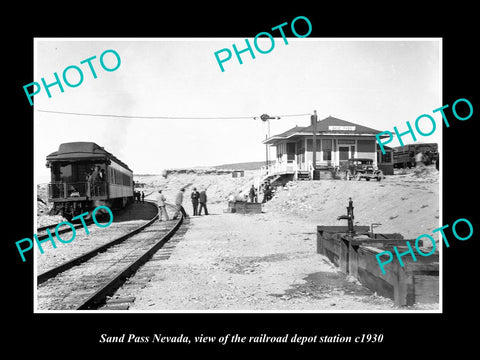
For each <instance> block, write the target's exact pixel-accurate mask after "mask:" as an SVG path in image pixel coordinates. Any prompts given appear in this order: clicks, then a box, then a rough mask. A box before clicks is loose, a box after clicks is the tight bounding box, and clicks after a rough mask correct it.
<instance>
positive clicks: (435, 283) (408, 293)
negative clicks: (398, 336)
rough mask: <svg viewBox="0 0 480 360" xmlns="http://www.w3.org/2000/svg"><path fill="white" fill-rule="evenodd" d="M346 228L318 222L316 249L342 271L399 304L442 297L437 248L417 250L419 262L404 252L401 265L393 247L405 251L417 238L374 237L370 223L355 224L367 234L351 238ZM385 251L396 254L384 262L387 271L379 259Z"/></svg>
mask: <svg viewBox="0 0 480 360" xmlns="http://www.w3.org/2000/svg"><path fill="white" fill-rule="evenodd" d="M347 230H348V228H347V226H318V227H317V253H319V254H322V255H325V256H326V257H328V258H329V259H330V261H332V263H334V264H335V265H336V266H338V267H339V269H340V271H342V272H343V273H345V274H349V275H351V276H353V277H355V278H356V279H358V280H359V281H360V282H361V283H362V285H364V286H366V287H367V288H369V289H370V290H372V291H374V292H376V293H377V294H378V295H381V296H385V297H389V298H391V299H393V300H394V301H395V305H396V306H411V305H413V304H414V303H436V302H438V301H439V254H438V251H437V252H435V253H434V254H432V255H430V256H426V257H424V256H420V255H418V254H416V259H417V261H416V262H415V261H413V258H412V257H411V255H405V256H404V257H402V261H403V262H404V266H403V267H401V266H400V263H399V261H398V259H397V258H396V256H395V253H394V250H393V247H394V246H397V249H398V251H399V252H400V253H402V252H404V251H406V250H408V248H407V246H406V245H405V244H406V243H405V242H406V241H409V242H410V244H411V245H412V246H413V244H414V243H415V239H403V236H402V235H401V234H398V233H394V234H375V235H374V236H373V237H371V236H370V234H368V230H369V227H368V226H356V227H355V231H356V233H357V234H361V233H363V234H364V235H359V236H357V237H353V238H351V237H349V236H347V235H346V232H347ZM422 245H423V244H422V243H420V242H419V246H422ZM383 251H391V252H392V253H393V254H394V255H393V256H394V258H393V260H392V262H390V263H389V264H387V265H386V266H385V271H386V273H385V274H383V273H382V270H381V269H380V266H379V264H378V261H377V259H376V255H377V254H379V253H381V252H383ZM425 252H427V251H425Z"/></svg>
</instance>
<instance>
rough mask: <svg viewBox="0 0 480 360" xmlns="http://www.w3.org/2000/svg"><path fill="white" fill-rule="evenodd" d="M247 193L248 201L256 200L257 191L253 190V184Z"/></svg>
mask: <svg viewBox="0 0 480 360" xmlns="http://www.w3.org/2000/svg"><path fill="white" fill-rule="evenodd" d="M248 195H249V196H250V202H252V203H253V202H257V191H256V190H255V186H253V184H252V187H251V188H250V192H249V194H248Z"/></svg>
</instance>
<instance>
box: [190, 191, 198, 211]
mask: <svg viewBox="0 0 480 360" xmlns="http://www.w3.org/2000/svg"><path fill="white" fill-rule="evenodd" d="M199 196H200V193H199V192H198V191H197V188H193V192H192V195H191V198H192V206H193V215H198V198H199Z"/></svg>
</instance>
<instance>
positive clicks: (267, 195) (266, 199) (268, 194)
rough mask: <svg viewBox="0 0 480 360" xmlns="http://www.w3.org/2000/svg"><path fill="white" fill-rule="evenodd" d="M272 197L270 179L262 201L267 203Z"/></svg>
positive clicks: (266, 184) (264, 189)
mask: <svg viewBox="0 0 480 360" xmlns="http://www.w3.org/2000/svg"><path fill="white" fill-rule="evenodd" d="M271 198H272V187H271V186H270V181H267V182H266V183H265V186H264V188H263V200H262V203H266V202H267V201H268V200H270V199H271Z"/></svg>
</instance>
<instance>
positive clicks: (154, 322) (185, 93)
mask: <svg viewBox="0 0 480 360" xmlns="http://www.w3.org/2000/svg"><path fill="white" fill-rule="evenodd" d="M365 6H366V7H368V6H367V5H365ZM152 9H153V8H152ZM351 10H353V9H351ZM232 11H233V10H232ZM149 12H150V11H149V10H147V9H144V10H142V11H141V12H140V13H137V12H136V10H133V8H132V14H131V17H135V18H136V19H137V20H138V21H137V23H138V24H139V25H140V24H141V25H140V26H139V25H137V26H133V23H132V22H129V21H125V19H124V18H123V16H122V18H117V17H115V18H109V17H106V18H101V17H100V15H98V16H97V17H95V21H94V22H92V23H91V25H89V27H88V29H87V28H83V30H82V29H81V28H78V29H74V28H73V24H74V23H76V22H70V23H69V25H67V23H65V27H64V28H63V29H60V28H57V29H56V28H55V27H53V24H54V23H52V22H47V23H46V24H45V25H42V24H41V23H38V26H37V27H35V26H34V27H32V30H31V31H30V30H29V31H27V30H25V33H24V34H23V35H22V37H21V40H20V37H19V40H18V44H17V45H18V49H19V52H18V54H19V56H18V60H17V61H16V64H14V65H15V66H14V67H13V66H12V68H11V69H12V70H11V71H10V74H9V75H15V76H16V78H15V79H14V81H13V82H12V83H13V87H8V88H9V89H10V88H12V89H13V88H14V89H15V90H14V93H12V94H13V95H15V103H14V102H13V100H12V102H11V104H12V105H11V107H12V108H15V109H18V111H19V113H18V115H16V116H14V117H12V118H11V119H10V120H9V121H8V122H9V123H11V124H12V125H13V126H14V127H17V128H18V129H16V130H14V131H9V132H7V133H5V134H6V135H7V136H6V137H12V140H13V139H17V142H18V143H17V147H13V146H5V149H9V151H8V153H5V159H8V160H7V161H6V163H5V166H7V167H9V168H10V167H11V171H12V175H13V174H14V176H13V177H12V178H11V179H13V178H20V179H21V180H22V184H21V185H20V184H19V183H16V182H15V183H13V184H12V183H11V185H10V187H9V190H8V191H7V194H6V195H7V197H6V199H5V204H7V205H10V204H12V205H13V208H12V209H13V210H12V211H8V219H7V220H6V222H8V223H9V225H8V227H7V228H8V234H7V237H8V241H7V243H8V252H7V253H6V256H8V260H10V262H12V263H13V266H14V267H12V271H11V272H10V273H11V274H12V276H8V277H7V278H8V279H7V280H8V281H10V282H11V283H12V284H13V286H14V287H15V289H12V292H11V294H14V296H11V297H10V298H11V299H12V300H11V301H10V303H11V306H12V313H14V314H16V316H18V319H19V322H18V324H17V325H18V326H22V329H23V330H21V329H20V328H18V329H16V330H18V331H16V333H17V334H18V333H19V331H25V330H26V329H27V328H28V329H30V330H31V331H33V332H34V333H35V334H43V335H44V336H47V334H50V335H51V334H56V335H55V336H56V339H57V341H58V342H62V343H71V344H72V345H73V344H74V345H81V346H78V348H79V350H78V352H79V356H81V354H82V353H89V351H90V349H91V350H93V349H94V348H95V349H99V350H100V349H101V350H102V351H103V350H106V351H107V353H110V354H111V355H112V356H113V355H115V351H116V350H120V351H121V352H123V350H125V349H127V348H128V349H131V350H133V351H134V352H135V354H138V356H140V354H147V352H148V354H151V353H150V350H152V349H153V350H154V351H159V352H158V354H159V356H162V355H161V354H162V353H161V351H165V350H167V349H168V350H177V351H179V353H178V354H180V352H183V351H184V350H185V351H189V350H193V351H197V350H198V351H199V354H200V352H203V351H205V352H207V353H209V354H213V352H215V353H216V352H217V351H218V352H219V353H222V354H226V353H227V352H229V353H231V352H234V351H237V350H242V349H243V348H246V349H252V348H253V349H262V348H263V349H268V348H271V349H273V348H276V349H278V350H280V351H282V349H287V347H288V348H292V349H293V350H294V351H295V353H296V351H302V352H305V351H313V353H315V354H317V355H318V357H322V356H324V355H325V354H327V352H323V351H326V349H328V354H332V353H333V352H331V351H334V352H336V353H341V352H342V351H343V350H345V349H349V350H353V351H360V352H361V353H363V352H365V353H366V354H367V353H368V354H370V355H372V354H375V352H376V351H382V352H383V353H385V351H390V350H391V349H395V348H398V349H400V348H401V347H402V346H406V344H407V343H418V344H416V345H419V344H421V345H422V346H423V348H422V353H426V352H428V351H429V348H430V347H431V345H432V344H433V343H434V344H435V348H436V350H439V349H441V348H442V346H445V345H446V344H447V343H449V341H451V344H452V345H453V344H458V343H459V342H460V341H467V339H469V340H468V342H469V343H470V342H471V339H472V337H473V335H472V334H470V333H469V332H467V330H466V329H463V328H461V327H459V326H460V325H459V324H460V319H463V320H462V321H464V320H465V319H468V318H469V316H470V315H469V314H470V313H469V311H470V310H468V309H471V308H472V303H473V301H474V300H475V297H474V296H473V295H471V294H470V292H471V291H473V290H474V281H472V280H474V279H475V260H474V258H473V257H474V256H475V254H476V251H475V250H476V248H475V246H478V245H476V237H477V231H476V230H477V227H478V221H476V220H477V219H476V217H477V215H476V213H477V212H476V198H477V191H476V186H475V181H476V172H475V171H476V170H475V163H476V161H475V151H474V150H473V147H474V145H475V143H476V140H475V134H476V133H477V132H476V129H475V127H474V126H475V122H476V117H477V116H478V112H477V111H478V110H477V107H478V99H477V98H478V96H477V95H476V94H475V91H473V90H472V84H473V83H474V80H475V79H476V76H475V75H474V74H473V73H470V67H471V65H472V64H473V58H472V51H473V50H472V49H473V47H471V46H470V45H471V43H470V40H471V39H472V34H471V33H470V32H469V29H470V25H471V24H470V25H469V23H468V22H464V21H460V22H459V27H456V28H455V30H451V28H450V27H449V26H447V25H446V23H445V24H440V23H438V24H437V23H435V22H434V24H433V23H432V24H431V26H430V27H429V26H427V27H426V28H424V27H423V25H422V26H420V25H421V24H420V19H423V20H425V21H426V18H422V17H421V16H420V12H419V13H418V14H417V13H416V12H412V14H411V16H412V18H411V19H408V18H406V17H402V16H400V15H399V14H400V13H403V12H404V10H401V11H400V12H399V14H397V15H398V18H397V15H395V14H393V13H389V15H388V16H387V12H384V11H382V12H381V14H384V15H385V16H379V15H378V14H377V15H375V16H373V13H372V14H371V15H368V16H365V17H361V18H360V17H359V18H358V19H355V20H352V21H347V17H343V16H340V14H336V15H335V16H334V14H333V13H327V12H324V13H322V14H320V13H317V12H316V11H314V12H312V11H303V12H302V11H294V10H293V9H291V10H288V9H286V10H285V11H280V12H278V11H275V12H271V13H269V15H268V16H267V15H261V14H260V12H258V13H255V12H254V11H252V12H251V14H250V16H241V15H240V13H238V14H234V13H233V12H232V13H231V14H230V15H229V16H228V17H225V16H224V17H222V16H221V14H223V13H222V12H219V13H218V14H217V15H215V16H213V15H212V16H211V17H207V16H205V17H202V16H203V15H200V14H199V15H198V17H197V16H193V15H192V14H191V11H186V10H185V11H184V12H183V13H182V14H180V13H169V14H170V15H169V17H171V19H169V20H167V19H166V17H167V16H166V14H167V13H162V14H161V16H160V15H159V18H158V19H157V20H156V21H154V22H149V20H147V19H149V18H152V17H153V18H155V16H153V13H154V12H153V11H152V13H151V14H147V13H149ZM134 14H135V15H134ZM359 14H360V13H359ZM64 16H65V20H67V17H68V16H71V17H72V18H71V20H73V19H75V18H76V15H74V14H73V13H72V14H71V15H68V16H67V14H66V13H65V14H64ZM465 16H466V15H465ZM174 18H175V19H176V21H173V19H174ZM101 19H103V20H101ZM120 20H121V21H120ZM437 20H438V19H437ZM457 20H458V19H457ZM92 21H93V20H92ZM102 22H103V23H104V24H103V25H102V24H101V23H102ZM94 23H95V25H93V24H94ZM142 23H143V24H142ZM174 23H175V25H174ZM47 29H53V30H47ZM55 29H56V30H55ZM146 29H149V30H148V31H146ZM9 43H10V40H9ZM469 44H470V45H469ZM17 69H24V70H17ZM472 71H473V70H472ZM470 74H471V75H470ZM15 76H14V77H15ZM12 99H13V97H12ZM9 101H10V98H9V99H8V101H7V102H6V103H7V105H8V104H9ZM13 104H15V105H13ZM9 178H10V177H9ZM8 287H9V286H8ZM9 291H10V290H9ZM8 294H10V292H9V293H8ZM472 315H473V312H472ZM21 324H23V325H21ZM17 325H16V326H17ZM449 329H450V330H449ZM451 329H456V331H455V333H451ZM449 331H450V332H449ZM13 337H16V336H13ZM45 339H46V338H45ZM16 340H17V341H18V340H19V339H16ZM40 341H41V340H40V338H38V339H35V340H34V342H33V343H32V345H33V344H35V345H37V344H38V343H39V342H40ZM45 341H46V340H45ZM12 344H13V341H12ZM428 344H430V345H428ZM427 345H428V346H427ZM412 346H413V345H412ZM405 349H406V348H405ZM412 349H413V347H412ZM137 351H138V352H137ZM212 351H213V352H212ZM255 351H256V350H255ZM250 353H251V352H250ZM92 354H93V353H92ZM125 354H126V353H125ZM419 354H420V353H419ZM92 356H93V355H92Z"/></svg>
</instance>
